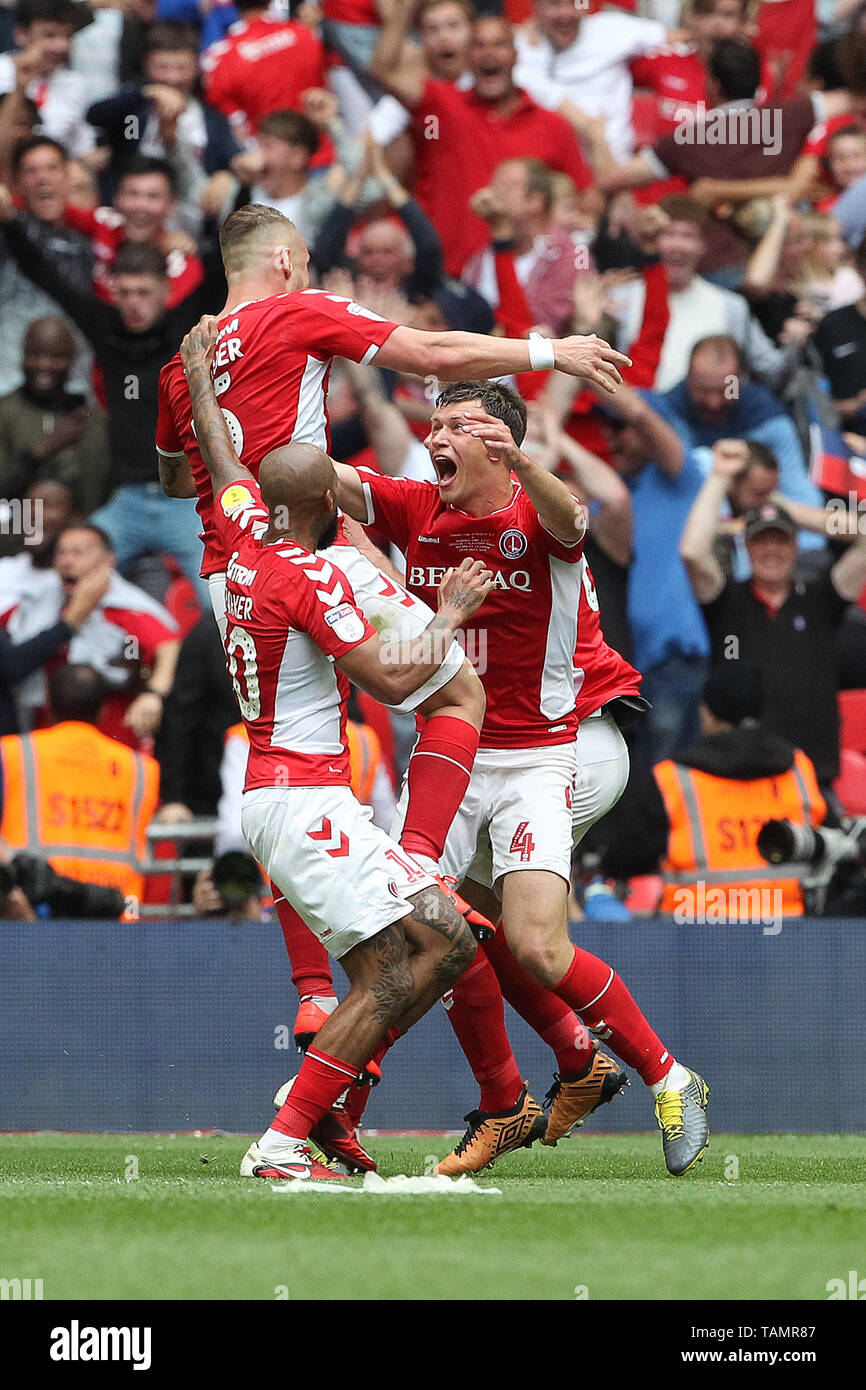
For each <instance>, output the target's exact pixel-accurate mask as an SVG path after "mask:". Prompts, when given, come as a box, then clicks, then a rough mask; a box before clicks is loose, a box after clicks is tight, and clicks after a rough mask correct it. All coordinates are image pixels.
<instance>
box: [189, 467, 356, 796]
mask: <svg viewBox="0 0 866 1390" xmlns="http://www.w3.org/2000/svg"><path fill="white" fill-rule="evenodd" d="M214 516H215V518H216V527H217V530H218V531H219V534H220V537H221V540H222V542H223V544H224V546H225V548H226V551H227V553H229V554H230V555H231V560H230V561H229V564H228V568H227V572H226V619H227V624H228V626H227V632H226V644H225V645H226V660H227V661H228V668H229V675H230V676H231V678H232V683H233V685H234V688H235V694H236V695H237V698H238V704H239V706H240V710H241V714H242V716H243V721H244V725H245V727H246V730H247V733H248V735H249V740H250V753H249V760H248V762H247V776H246V781H245V783H244V790H245V791H249V790H250V788H252V787H273V786H282V787H286V786H295V787H322V786H334V785H345V786H349V785H350V782H351V772H350V767H349V747H348V743H347V740H346V702H347V700H348V697H349V682H348V681H347V679H346V677H345V676H344V675H343V674H342V672H340V671H335V670H334V665H333V663H334V662H335V661H338V660H339V658H340V657H341V656H345V654H346V652H350V651H352V649H353V648H354V647H357V646H359V645H360V643H361V642H366V641H367V640H368V639H369V638H370V637H373V636H375V632H376V629H375V628H374V627H372V626H371V625H370V623H368V622H367V619H366V618H365V617H364V615H363V613H362V612H361V611H360V609H358V608H357V607H356V606H355V599H354V594H353V593H352V586H351V584H350V583H349V581H348V579H347V578H346V576H345V575H344V574H343V573H342V571H341V570H338V569H337V568H336V566H334V565H332V564H331V563H330V562H329V561H328V560H325V559H324V558H323V557H322V556H321V555H314V554H312V553H311V552H310V551H309V550H306V549H305V548H304V546H302V545H296V544H295V543H294V542H292V541H288V540H287V541H286V543H285V545H264V544H263V543H262V536H263V535H264V532H265V531H266V530H267V525H268V513H267V509H266V508H265V506H264V505H263V503H262V495H261V493H260V491H259V489H258V486H257V484H255V483H253V482H244V481H238V482H236V483H230V484H229V485H228V486H227V487H224V488H223V489H222V491H221V492H220V494H219V496H218V497H217V499H216V505H215V508H214Z"/></svg>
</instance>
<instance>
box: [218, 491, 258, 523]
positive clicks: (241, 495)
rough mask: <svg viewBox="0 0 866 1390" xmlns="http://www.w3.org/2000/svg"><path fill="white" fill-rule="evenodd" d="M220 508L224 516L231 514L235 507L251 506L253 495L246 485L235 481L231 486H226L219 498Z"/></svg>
mask: <svg viewBox="0 0 866 1390" xmlns="http://www.w3.org/2000/svg"><path fill="white" fill-rule="evenodd" d="M221 505H222V509H223V511H224V512H225V514H226V516H231V514H232V512H233V511H234V510H235V508H236V507H252V506H253V496H252V493H251V492H250V490H249V488H248V487H244V485H243V483H235V484H234V486H233V487H227V488H226V490H225V492H224V493H223V495H222V498H221Z"/></svg>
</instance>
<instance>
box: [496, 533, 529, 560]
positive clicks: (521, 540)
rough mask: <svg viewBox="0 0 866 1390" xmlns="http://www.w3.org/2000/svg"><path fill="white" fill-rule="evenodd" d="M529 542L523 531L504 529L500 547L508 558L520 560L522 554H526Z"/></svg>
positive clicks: (500, 538)
mask: <svg viewBox="0 0 866 1390" xmlns="http://www.w3.org/2000/svg"><path fill="white" fill-rule="evenodd" d="M528 544H529V542H528V540H527V539H526V537H525V536H524V534H523V532H522V531H517V530H511V531H503V532H502V535H501V536H500V537H499V549H500V550H501V551H502V554H503V555H504V556H505V558H506V560H519V559H520V557H521V555H525V554H526V547H527V546H528Z"/></svg>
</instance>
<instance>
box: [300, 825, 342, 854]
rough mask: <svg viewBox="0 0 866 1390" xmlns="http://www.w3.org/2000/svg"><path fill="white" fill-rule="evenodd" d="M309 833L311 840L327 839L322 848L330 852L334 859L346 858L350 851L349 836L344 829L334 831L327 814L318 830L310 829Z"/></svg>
mask: <svg viewBox="0 0 866 1390" xmlns="http://www.w3.org/2000/svg"><path fill="white" fill-rule="evenodd" d="M307 835H308V836H309V838H310V839H311V840H323V841H325V840H326V841H327V844H323V845H322V849H324V850H326V851H327V853H328V854H330V856H331V858H332V859H344V858H345V856H346V855H347V854H348V853H349V837H348V835H347V834H346V833H345V831H343V830H339V831H334V829H333V827H332V825H331V822H330V820H329V818H328V817H327V816H323V817H322V823H321V825H320V826H319V828H318V830H308V831H307Z"/></svg>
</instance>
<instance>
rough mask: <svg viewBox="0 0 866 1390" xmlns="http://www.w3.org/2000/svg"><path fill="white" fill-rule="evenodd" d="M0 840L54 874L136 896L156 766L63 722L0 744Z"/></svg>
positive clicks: (155, 792) (155, 795)
mask: <svg viewBox="0 0 866 1390" xmlns="http://www.w3.org/2000/svg"><path fill="white" fill-rule="evenodd" d="M0 767H2V775H3V791H2V795H3V814H2V819H0V837H2V839H3V840H5V842H6V844H7V845H9V847H10V848H12V849H26V850H29V851H30V852H31V853H34V854H39V855H41V856H42V857H43V858H45V859H47V860H48V861H49V863H50V864H51V866H52V868H53V869H55V870H56V872H57V873H59V874H65V875H66V876H67V877H69V878H74V879H77V880H78V881H79V882H82V883H98V884H103V885H105V886H108V887H111V888H118V889H119V890H120V892H121V893H123V894H124V895H126V896H131V895H134V896H135V897H138V898H140V897H141V896H142V889H143V885H144V879H143V876H142V874H141V873H140V871H139V864H140V863H141V861H142V860H143V858H144V854H145V839H146V833H147V827H148V825H149V824H150V821H151V820H152V818H153V814H154V812H155V810H156V806H157V802H158V800H159V764H158V763H157V762H156V759H155V758H151V757H149V756H148V755H147V754H144V753H134V752H133V751H132V749H131V748H127V747H126V746H125V745H124V744H121V743H118V742H117V741H116V740H115V739H113V738H108V737H107V736H106V735H105V734H102V733H100V732H99V730H98V729H96V728H95V727H94V726H93V725H92V724H89V723H84V722H79V721H78V720H66V721H64V722H63V723H60V724H55V725H54V727H53V728H50V729H40V730H37V731H36V732H35V733H33V734H29V735H24V736H21V737H19V736H18V735H10V736H8V737H6V738H0Z"/></svg>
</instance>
